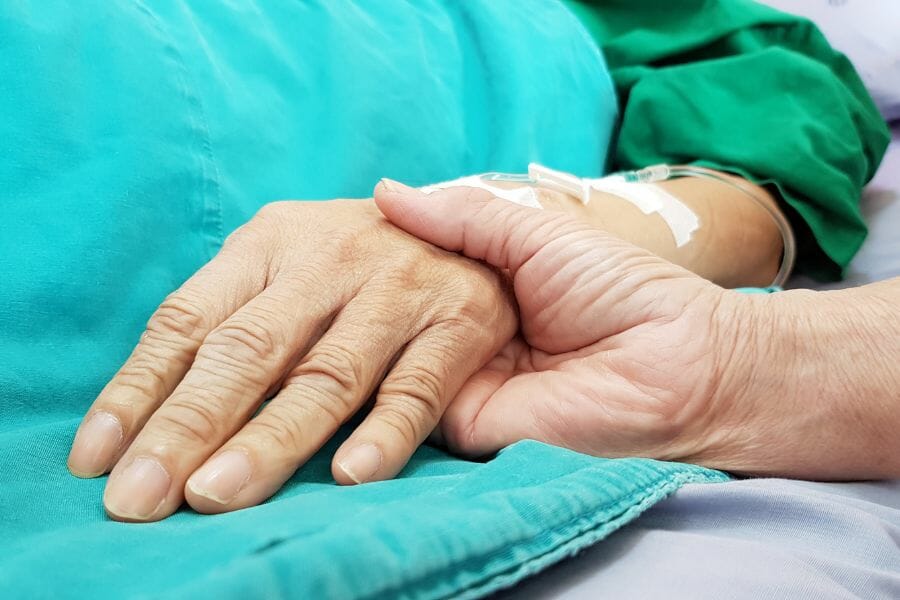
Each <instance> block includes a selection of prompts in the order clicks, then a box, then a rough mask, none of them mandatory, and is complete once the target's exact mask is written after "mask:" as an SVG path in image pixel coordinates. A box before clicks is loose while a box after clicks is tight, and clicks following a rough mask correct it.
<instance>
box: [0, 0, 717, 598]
mask: <svg viewBox="0 0 900 600" xmlns="http://www.w3.org/2000/svg"><path fill="white" fill-rule="evenodd" d="M410 90H414V91H415V93H414V94H411V93H410ZM615 120H616V101H615V95H614V93H613V88H612V83H611V81H610V78H609V76H608V74H607V73H606V70H605V66H604V62H603V59H602V57H601V54H600V52H599V50H598V49H597V47H596V45H595V44H594V43H593V41H592V40H591V39H590V37H589V36H588V34H587V33H586V32H585V31H584V30H583V29H582V28H581V25H580V24H579V22H578V21H577V20H576V19H575V17H574V16H573V15H572V14H571V13H570V12H569V11H568V10H567V9H566V8H565V7H564V6H563V5H562V4H559V3H556V2H537V1H536V2H520V1H516V2H511V1H510V2H481V3H462V2H460V3H458V2H451V1H448V2H421V3H416V4H415V5H413V4H411V3H400V2H397V3H367V4H365V5H362V4H354V3H350V2H339V1H333V0H328V1H327V2H326V1H324V0H323V1H317V2H312V1H310V2H302V3H298V2H291V3H287V2H283V3H268V2H267V3H262V2H259V3H254V2H249V1H244V2H232V3H229V5H228V6H227V7H225V6H221V5H220V4H219V3H212V2H210V3H205V2H200V1H196V2H189V1H187V0H184V1H177V0H158V1H155V2H152V3H151V2H140V1H134V2H131V1H129V2H107V1H105V0H104V1H100V0H95V1H93V2H79V3H67V2H62V1H47V0H41V1H39V2H38V1H33V2H29V1H25V0H16V1H13V2H4V3H3V4H2V6H0V189H2V190H3V198H2V201H0V274H2V278H0V539H2V540H3V553H2V555H0V597H3V598H17V597H46V598H63V597H73V598H83V597H91V598H119V597H163V596H164V597H191V598H194V597H198V596H199V597H215V598H241V599H245V598H273V597H297V598H310V597H329V598H373V597H392V598H393V597H407V598H437V597H446V596H456V595H459V596H463V597H466V596H469V597H475V596H480V595H483V594H486V593H489V592H491V591H493V590H495V589H497V588H499V587H502V586H504V585H509V584H511V583H514V582H515V581H517V580H518V579H520V578H522V577H524V576H525V575H527V574H529V573H533V572H536V571H538V570H540V569H542V568H543V567H545V566H546V565H548V564H551V563H553V562H554V561H557V560H560V559H561V558H563V557H565V556H567V555H570V554H573V553H575V552H576V551H577V550H579V549H580V548H582V547H584V546H586V545H588V544H591V543H593V542H595V541H596V540H598V539H601V538H603V537H604V536H606V535H607V534H608V533H609V532H610V531H612V530H614V529H615V528H617V527H619V526H621V525H622V524H623V523H625V522H627V521H629V520H631V519H633V518H635V517H636V516H637V515H638V514H639V513H640V512H641V511H643V510H644V509H645V508H647V507H648V506H650V505H652V504H653V503H654V502H656V501H657V500H659V499H660V498H662V497H664V496H665V495H666V494H668V493H670V492H671V491H673V490H674V489H676V488H677V487H678V486H679V485H681V484H683V483H685V482H689V481H697V482H703V481H707V482H714V481H720V480H723V479H725V476H724V475H722V474H720V473H716V472H713V471H707V470H704V469H700V468H697V467H692V466H688V465H680V464H669V463H659V462H654V461H647V460H603V459H599V458H591V457H587V456H582V455H579V454H576V453H573V452H568V451H565V450H561V449H558V448H553V447H550V446H545V445H541V444H537V443H534V442H523V443H520V444H516V445H514V446H512V447H510V448H507V449H506V450H504V451H503V452H501V453H500V454H499V455H498V456H496V457H493V458H491V459H490V460H487V461H486V462H484V463H476V462H467V461H463V460H460V459H458V458H453V457H450V456H448V455H446V454H444V453H442V452H440V451H438V450H435V449H432V448H422V449H420V450H419V451H418V452H417V453H416V455H415V456H414V457H413V459H412V461H411V462H410V464H409V466H408V467H407V468H406V469H405V470H404V471H403V473H402V474H401V476H400V477H399V478H398V479H397V480H395V481H387V482H380V483H373V484H366V485H362V486H358V487H352V488H341V487H338V486H337V485H336V484H335V483H334V481H333V480H332V478H331V475H330V472H329V469H328V465H329V461H330V458H331V456H332V453H333V451H334V449H335V447H336V445H335V444H336V442H332V443H331V444H329V446H328V447H326V448H325V449H323V450H322V451H321V452H320V453H319V454H318V455H316V456H315V457H314V458H313V459H312V460H311V461H310V462H309V463H308V464H307V465H306V466H305V467H303V468H302V469H301V470H299V471H298V472H297V474H296V475H295V476H294V477H293V478H292V479H291V480H290V481H289V482H288V483H287V485H286V486H285V487H284V489H282V490H281V491H280V492H279V493H278V494H276V496H275V497H273V498H272V499H271V500H270V501H269V502H267V503H265V504H264V505H262V506H259V507H254V508H250V509H246V510H242V511H238V512H235V513H231V514H225V515H218V516H201V515H198V514H195V513H194V512H192V511H190V510H188V509H184V510H182V511H180V512H178V513H177V514H175V515H174V516H173V517H171V518H169V519H166V520H165V521H162V522H159V523H152V524H140V525H136V524H124V523H117V522H113V521H111V520H109V519H108V518H107V517H106V516H105V515H104V512H103V509H102V504H101V497H102V490H103V487H104V484H105V478H99V479H94V480H80V479H76V478H74V477H72V476H71V475H69V474H68V472H67V471H66V468H65V458H66V454H67V452H68V448H69V444H70V443H71V440H72V437H73V435H74V432H75V428H76V426H77V424H78V421H79V419H80V418H81V416H82V415H83V414H84V412H85V411H86V410H87V408H88V407H89V406H90V403H91V402H92V400H93V399H94V397H95V396H96V394H97V393H98V392H99V391H100V389H101V388H102V386H103V385H104V383H105V382H106V381H107V380H108V379H109V378H110V377H111V376H112V375H113V373H114V372H115V370H116V369H117V368H118V366H119V365H120V364H121V363H122V362H123V361H124V359H125V358H126V356H127V354H128V353H129V351H130V349H131V347H132V346H133V345H134V344H135V343H136V341H137V339H138V336H139V335H140V333H141V331H142V329H143V325H144V323H145V322H146V319H147V318H148V317H149V315H150V314H151V312H152V311H153V309H154V308H155V307H156V306H157V305H158V304H159V303H160V301H161V300H162V299H163V298H164V297H165V295H166V294H167V293H169V292H171V291H172V290H173V289H175V288H176V287H177V286H178V285H180V284H181V283H182V282H183V281H184V280H185V279H186V278H187V277H188V276H189V275H190V274H191V273H193V272H194V271H195V270H196V269H197V268H198V267H200V266H201V265H202V264H203V263H204V262H206V261H207V260H208V259H209V258H210V257H211V256H212V255H213V254H214V253H215V252H216V251H217V249H218V248H219V247H220V245H221V243H222V240H223V238H224V236H225V235H227V234H228V233H229V232H230V231H231V230H233V229H234V228H235V227H237V226H239V225H240V224H241V223H243V222H244V221H246V220H247V219H248V218H249V217H250V216H251V215H252V214H253V213H254V211H256V210H257V209H258V208H259V207H260V206H261V205H262V204H263V203H265V202H268V201H271V200H275V199H283V198H332V197H340V196H350V197H360V196H367V195H369V194H370V190H371V188H372V186H373V185H374V184H375V183H376V181H377V180H378V178H380V177H382V176H388V177H392V178H395V179H399V180H402V181H406V182H408V183H413V184H423V183H428V182H433V181H442V180H446V179H450V178H453V177H456V176H459V175H461V174H465V173H474V172H484V171H493V170H496V171H512V172H515V171H522V170H524V169H525V167H526V165H527V163H528V162H529V161H540V162H542V163H545V164H548V165H552V166H554V167H556V168H560V169H565V170H568V171H572V172H578V173H584V174H586V175H600V174H602V172H603V170H604V167H605V165H606V163H607V156H606V155H607V149H608V147H609V142H610V138H611V135H612V132H613V128H614V125H615ZM345 434H346V432H344V435H345Z"/></svg>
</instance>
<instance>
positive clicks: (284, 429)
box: [251, 407, 307, 454]
mask: <svg viewBox="0 0 900 600" xmlns="http://www.w3.org/2000/svg"><path fill="white" fill-rule="evenodd" d="M273 408H274V407H273ZM251 431H252V435H253V437H254V439H256V440H257V443H258V444H259V445H260V446H262V447H263V448H271V449H277V450H285V451H287V452H288V453H291V454H296V453H298V452H300V451H301V449H302V448H303V446H304V441H305V440H306V439H307V438H306V436H305V435H304V428H303V421H302V419H300V418H298V415H297V414H295V413H293V412H291V411H286V410H281V411H279V410H271V411H270V412H269V414H268V415H267V418H260V419H256V420H255V421H253V422H252V425H251Z"/></svg>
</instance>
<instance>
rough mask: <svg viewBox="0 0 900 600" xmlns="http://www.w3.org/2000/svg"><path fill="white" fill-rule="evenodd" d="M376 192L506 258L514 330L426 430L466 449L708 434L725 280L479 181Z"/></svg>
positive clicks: (654, 445) (495, 257)
mask: <svg viewBox="0 0 900 600" xmlns="http://www.w3.org/2000/svg"><path fill="white" fill-rule="evenodd" d="M386 185H387V187H381V188H380V189H377V190H376V196H375V199H376V203H377V204H378V206H379V208H380V209H381V210H382V212H384V213H385V215H386V216H387V217H388V218H389V219H390V220H391V221H392V222H393V223H395V224H397V225H398V226H400V227H402V228H404V229H405V230H407V231H409V232H410V233H413V234H414V235H416V236H419V237H421V238H422V239H425V240H428V241H431V242H433V243H435V244H436V245H438V246H440V247H442V248H445V249H447V250H451V251H454V252H460V253H462V254H464V255H466V256H469V257H471V258H474V259H477V260H481V261H484V262H486V263H488V264H491V265H494V266H497V267H500V268H504V269H508V271H509V274H510V276H511V277H512V279H513V281H514V289H515V295H516V301H517V303H518V307H519V311H520V320H521V332H520V335H517V336H516V337H515V338H514V339H513V340H512V341H511V342H510V343H509V344H507V345H506V346H505V347H504V348H503V350H502V351H501V352H500V353H499V354H498V355H497V356H496V357H495V358H493V359H492V360H491V361H490V362H489V363H488V364H487V365H486V366H485V367H484V368H483V369H481V370H480V371H479V372H478V373H476V374H475V375H474V376H473V377H472V378H471V379H469V381H468V382H467V383H466V385H465V386H464V387H463V388H462V390H461V391H460V393H459V395H458V396H457V397H456V399H455V400H454V401H453V403H452V404H451V405H450V407H449V408H448V410H447V412H446V413H445V414H444V417H443V419H442V420H441V425H440V428H439V430H438V431H437V432H436V435H435V437H437V438H439V439H442V440H443V441H444V443H446V445H448V446H449V447H450V448H451V449H453V450H455V451H457V452H460V453H463V454H467V455H483V454H486V453H490V452H493V451H496V450H498V449H500V448H502V447H503V446H506V445H508V444H510V443H512V442H515V441H517V440H520V439H526V438H527V439H536V440H540V441H545V442H548V443H551V444H556V445H560V446H565V447H568V448H572V449H574V450H578V451H581V452H585V453H589V454H594V455H599V456H647V457H654V458H664V459H681V460H692V459H699V458H701V457H703V456H704V455H705V453H706V450H707V445H708V444H709V443H711V442H713V441H714V440H716V438H717V436H718V434H719V433H720V431H719V430H717V429H716V428H717V427H718V425H719V423H717V422H714V419H715V418H716V417H717V416H719V415H721V414H722V407H721V406H720V404H722V403H723V402H724V401H725V400H724V399H725V398H726V397H728V395H729V394H728V393H727V392H726V388H730V387H731V385H732V382H730V381H726V380H725V379H724V377H723V373H726V372H729V369H728V365H727V363H728V362H729V361H730V360H731V359H732V357H733V354H734V349H735V344H736V343H737V339H738V336H737V330H738V323H737V321H736V320H735V318H734V316H735V314H736V313H735V311H733V310H732V305H733V303H734V302H736V301H738V298H737V296H739V295H738V294H735V293H734V292H728V291H726V290H723V289H721V288H719V287H717V286H715V285H713V284H711V283H709V282H708V281H706V280H703V279H701V278H699V277H697V276H695V275H693V274H692V273H690V272H688V271H686V270H684V269H681V268H679V267H676V266H674V265H672V264H670V263H668V262H666V261H663V260H662V259H659V258H657V257H656V256H654V255H652V254H650V253H648V252H646V251H644V250H642V249H640V248H637V247H635V246H633V245H631V244H627V243H625V242H622V241H620V240H618V239H616V238H613V237H611V236H609V235H607V234H605V233H604V232H602V231H600V230H598V229H595V228H592V227H591V226H590V225H588V224H586V223H585V222H584V221H579V220H575V219H573V218H572V217H570V216H567V215H565V214H562V213H555V212H550V211H540V210H536V209H527V208H522V207H519V206H516V205H514V204H511V203H509V202H505V201H503V200H498V199H496V198H492V197H491V196H490V194H487V193H486V192H483V191H481V190H474V189H471V188H469V189H466V190H463V189H456V190H448V191H446V192H442V193H440V194H433V195H431V196H428V197H425V196H423V195H422V194H420V193H419V192H417V191H415V190H412V189H410V188H406V187H405V186H400V185H399V184H396V183H395V182H387V184H386Z"/></svg>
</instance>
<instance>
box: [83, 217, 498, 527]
mask: <svg viewBox="0 0 900 600" xmlns="http://www.w3.org/2000/svg"><path fill="white" fill-rule="evenodd" d="M515 329H516V317H515V311H514V307H513V304H512V301H511V297H510V294H509V291H508V284H507V282H506V281H505V279H504V278H503V276H502V274H500V273H499V272H498V271H496V270H494V269H491V268H488V267H486V266H484V265H482V264H479V263H477V262H475V261H471V260H469V259H466V258H463V257H460V256H458V255H456V254H452V253H449V252H445V251H443V250H440V249H437V248H435V247H434V246H432V245H430V244H428V243H425V242H422V241H420V240H418V239H416V238H414V237H413V236H410V235H409V234H407V233H405V232H403V231H402V230H400V229H398V228H396V227H394V226H392V225H391V224H389V223H388V222H387V221H386V220H385V219H384V218H383V217H382V216H381V214H380V213H379V212H378V210H377V209H376V208H375V207H374V205H373V203H372V202H371V201H331V202H278V203H273V204H270V205H268V206H266V207H265V208H263V209H262V210H261V211H260V213H259V214H258V215H257V216H256V217H255V218H254V219H252V220H251V221H250V222H249V223H248V224H246V225H245V226H243V227H241V228H240V229H239V230H238V231H236V232H235V233H234V234H233V235H232V236H231V237H229V239H228V240H227V242H226V243H225V246H224V247H223V249H222V250H221V252H220V253H219V254H218V256H216V258H215V259H214V260H213V261H211V262H210V263H209V264H207V265H206V266H205V267H203V268H202V269H201V270H200V271H199V272H197V273H196V274H195V275H194V276H193V277H192V278H191V279H190V280H189V281H187V282H186V283H185V284H184V285H183V286H182V287H181V288H180V289H179V290H177V291H176V292H174V293H173V294H171V295H170V296H169V297H168V298H167V299H166V300H165V301H164V302H163V304H162V305H161V306H160V307H159V309H158V310H157V311H156V313H155V314H154V315H153V317H152V318H151V319H150V322H149V323H148V325H147V329H146V332H145V333H144V334H143V336H142V337H141V339H140V342H139V344H138V345H137V347H136V348H135V350H134V352H133V354H132V355H131V357H130V358H129V359H128V361H127V362H126V363H125V365H124V366H123V367H122V368H121V370H120V371H119V372H118V373H117V374H116V376H115V377H114V378H113V379H112V381H110V382H109V384H108V385H107V386H106V388H105V389H104V390H103V392H102V393H101V395H100V396H99V397H98V398H97V400H96V401H95V403H94V404H93V406H92V407H91V409H90V411H89V412H88V414H87V415H86V417H85V420H84V421H83V422H82V425H81V427H80V429H79V432H78V434H77V435H76V440H75V443H74V447H73V450H72V453H71V455H70V458H69V467H70V469H71V470H72V471H73V473H75V474H78V475H80V476H97V475H100V474H102V473H104V472H106V471H107V470H109V469H111V470H112V471H111V475H110V479H109V482H108V484H107V487H106V493H105V497H104V502H105V505H106V509H107V512H108V513H109V514H110V515H111V516H112V517H113V518H116V519H122V520H132V521H151V520H158V519H161V518H164V517H166V516H168V515H169V514H171V513H172V512H174V511H175V510H176V509H177V508H178V507H179V506H180V505H181V504H182V502H183V501H184V500H185V499H186V500H187V502H188V503H190V505H191V506H192V507H193V508H195V509H196V510H198V511H201V512H223V511H228V510H234V509H238V508H242V507H246V506H251V505H254V504H257V503H259V502H261V501H263V500H265V499H266V498H268V497H269V496H271V495H272V494H273V493H275V492H276V491H277V490H278V489H279V488H280V487H281V485H282V484H283V483H284V482H285V481H286V480H287V479H288V478H289V477H290V476H291V475H292V474H293V473H294V471H295V470H296V469H297V468H298V467H299V466H300V465H302V464H303V463H304V462H305V461H306V460H308V459H309V457H310V456H312V455H313V454H314V453H315V452H316V451H317V450H318V449H319V448H320V447H321V446H322V445H323V444H324V443H325V442H326V441H327V440H328V439H329V438H330V437H331V436H332V435H333V434H334V433H335V431H336V430H337V428H338V427H339V426H340V425H341V424H342V423H344V422H345V421H347V420H348V419H349V418H350V417H351V416H352V415H353V414H354V413H355V412H357V411H358V410H359V409H360V408H361V407H362V406H363V405H364V404H365V403H366V400H367V399H368V398H369V397H370V396H372V395H373V394H374V395H375V399H374V404H373V407H372V410H371V412H370V413H369V414H368V416H367V417H366V418H365V420H364V421H363V422H362V423H361V424H360V425H359V426H358V428H357V429H356V430H355V431H354V432H353V434H352V435H351V436H350V438H349V439H348V440H346V442H345V443H344V444H343V445H342V446H341V448H340V449H339V450H338V451H337V453H336V455H335V460H334V463H333V473H334V477H335V479H336V480H337V481H338V482H339V483H342V484H350V483H354V482H357V483H358V482H362V481H373V480H379V479H386V478H391V477H393V476H394V475H396V474H397V473H398V472H399V471H400V469H401V468H402V467H403V466H404V464H405V463H406V462H407V460H408V459H409V457H410V455H411V454H412V453H413V452H414V451H415V449H416V448H417V447H418V445H419V444H420V443H422V441H423V440H424V439H425V438H426V437H427V436H428V435H429V433H430V432H431V431H432V430H433V429H434V428H435V426H436V424H437V422H438V420H439V418H440V417H441V415H442V413H443V412H444V409H445V407H446V405H447V404H448V403H449V402H450V400H451V399H452V398H453V397H454V396H455V395H456V393H457V391H458V390H459V389H460V387H461V386H462V385H463V383H464V382H465V381H466V379H467V378H468V377H469V376H470V375H471V374H472V373H474V372H475V371H476V370H477V369H479V368H480V367H481V366H482V365H483V364H484V363H485V362H486V361H487V360H489V359H490V358H491V357H492V356H494V355H495V354H496V353H497V351H498V350H499V349H500V348H501V347H502V346H503V345H504V344H506V343H507V342H508V341H509V339H510V338H511V337H512V336H513V334H514V332H515ZM273 395H274V397H273V398H272V400H271V402H270V403H268V404H267V405H266V406H265V407H264V408H263V410H262V411H260V412H259V414H258V415H256V416H254V413H255V411H257V409H258V408H259V407H260V405H261V403H262V402H263V400H264V399H265V398H267V397H271V396H273ZM97 415H99V417H98V418H97V419H93V420H92V417H95V416H97ZM91 423H93V425H92V424H91ZM358 447H364V452H362V453H361V454H360V453H355V456H354V452H353V451H352V450H353V449H354V448H358ZM222 455H225V456H226V459H225V460H222V461H218V462H215V461H214V459H216V458H217V457H220V456H222ZM204 465H206V469H203V466H204Z"/></svg>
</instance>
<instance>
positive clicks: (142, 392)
mask: <svg viewBox="0 0 900 600" xmlns="http://www.w3.org/2000/svg"><path fill="white" fill-rule="evenodd" d="M113 382H114V385H115V387H116V388H118V389H119V391H125V390H129V391H132V392H137V393H138V396H139V397H140V398H143V399H155V398H160V399H162V398H164V397H165V396H167V395H168V394H169V393H170V392H171V389H170V388H171V384H170V383H169V381H168V380H167V379H166V377H165V375H164V374H163V373H162V371H161V369H160V366H159V365H158V364H157V363H156V362H155V361H153V360H149V359H136V360H133V361H129V362H128V363H126V364H125V365H123V366H122V368H121V369H119V372H118V373H116V377H115V379H114V380H113Z"/></svg>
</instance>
